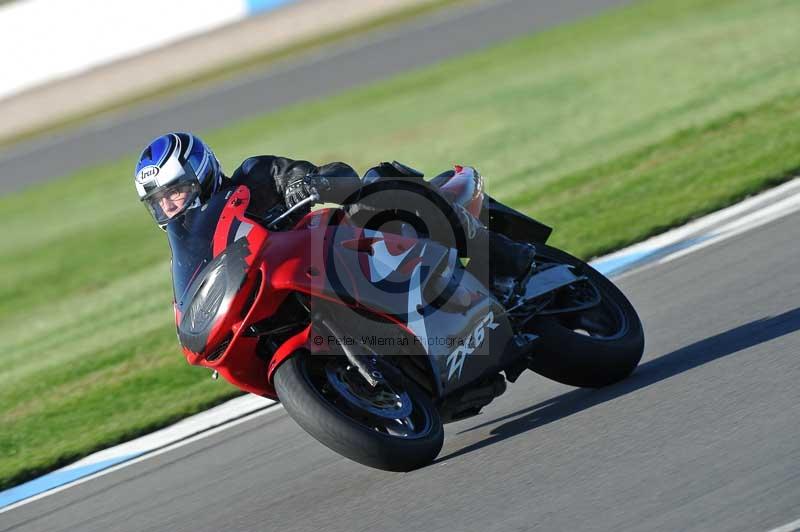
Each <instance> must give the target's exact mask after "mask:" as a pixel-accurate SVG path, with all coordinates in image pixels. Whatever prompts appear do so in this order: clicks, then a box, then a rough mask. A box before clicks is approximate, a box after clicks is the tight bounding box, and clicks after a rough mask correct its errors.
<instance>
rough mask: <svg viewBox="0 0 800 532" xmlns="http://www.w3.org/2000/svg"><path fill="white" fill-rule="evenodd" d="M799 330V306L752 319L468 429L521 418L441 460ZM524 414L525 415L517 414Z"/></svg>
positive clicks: (493, 430) (495, 429)
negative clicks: (624, 374)
mask: <svg viewBox="0 0 800 532" xmlns="http://www.w3.org/2000/svg"><path fill="white" fill-rule="evenodd" d="M798 330H800V308H797V309H794V310H791V311H789V312H785V313H783V314H781V315H779V316H774V317H771V318H762V319H760V320H757V321H752V322H750V323H747V324H745V325H742V326H740V327H736V328H735V329H731V330H729V331H725V332H724V333H720V334H717V335H715V336H712V337H710V338H706V339H705V340H701V341H699V342H696V343H694V344H691V345H688V346H686V347H683V348H681V349H678V350H677V351H673V352H672V353H668V354H666V355H663V356H660V357H658V358H656V359H653V360H651V361H649V362H645V363H644V364H641V365H640V366H639V367H638V368H637V369H636V371H635V372H634V374H633V375H632V376H630V377H628V378H627V379H625V380H624V381H622V382H620V383H617V384H614V385H612V386H609V387H607V388H602V389H577V390H574V391H571V392H568V393H565V394H563V395H560V396H558V397H554V398H552V399H548V400H547V401H544V402H541V403H538V404H535V405H533V406H529V407H527V408H523V409H522V410H518V411H516V412H513V413H511V414H507V415H504V416H501V417H498V418H496V419H493V420H491V421H487V422H485V423H481V424H480V425H477V426H475V427H472V428H469V429H467V430H464V431H462V432H460V433H459V434H464V433H466V432H470V431H473V430H477V429H480V428H482V427H485V426H488V425H493V424H495V423H497V422H500V421H503V420H506V419H511V418H516V419H514V420H513V421H509V422H508V423H505V424H503V425H500V426H499V427H496V428H494V429H492V431H491V432H490V434H491V436H490V437H489V438H486V439H485V440H482V441H479V442H476V443H474V444H472V445H469V446H467V447H464V448H463V449H459V450H458V451H455V452H453V453H450V454H449V455H446V456H442V457H440V458H439V459H438V460H436V462H437V463H438V462H442V461H445V460H448V459H450V458H455V457H457V456H460V455H462V454H467V453H470V452H472V451H476V450H478V449H480V448H482V447H486V446H487V445H492V444H494V443H497V442H500V441H503V440H505V439H507V438H510V437H512V436H516V435H518V434H522V433H523V432H527V431H529V430H533V429H535V428H537V427H541V426H543V425H546V424H548V423H552V422H553V421H557V420H559V419H561V418H564V417H567V416H570V415H572V414H575V413H577V412H580V411H582V410H586V409H588V408H592V407H593V406H595V405H598V404H601V403H604V402H606V401H610V400H612V399H616V398H617V397H621V396H623V395H626V394H628V393H631V392H635V391H636V390H639V389H641V388H644V387H646V386H650V385H651V384H654V383H656V382H659V381H663V380H666V379H668V378H670V377H673V376H675V375H678V374H680V373H683V372H685V371H689V370H691V369H694V368H696V367H698V366H702V365H703V364H706V363H708V362H712V361H714V360H717V359H719V358H722V357H725V356H728V355H732V354H734V353H736V352H739V351H741V350H743V349H747V348H749V347H753V346H755V345H758V344H761V343H764V342H768V341H770V340H773V339H775V338H779V337H781V336H785V335H787V334H791V333H793V332H795V331H798ZM523 414H525V415H523ZM520 415H523V416H522V417H518V416H520Z"/></svg>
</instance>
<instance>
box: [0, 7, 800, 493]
mask: <svg viewBox="0 0 800 532" xmlns="http://www.w3.org/2000/svg"><path fill="white" fill-rule="evenodd" d="M799 23H800V5H798V4H797V3H796V2H795V1H794V0H724V1H723V0H703V1H697V0H670V1H667V0H653V1H648V2H641V3H638V4H635V5H632V6H630V7H628V8H624V9H620V10H615V11H613V12H609V13H607V14H605V15H603V16H600V17H596V18H593V19H590V20H586V21H583V22H580V23H577V24H572V25H569V26H565V27H562V28H558V29H555V30H552V31H548V32H545V33H542V34H539V35H535V36H531V37H527V38H524V39H519V40H515V41H513V42H509V43H507V44H504V45H502V46H500V47H496V48H493V49H491V50H487V51H485V52H481V53H479V54H474V55H470V56H466V57H463V58H459V59H457V60H455V61H450V62H447V63H443V64H441V65H438V66H435V67H432V68H427V69H425V70H422V71H419V72H415V73H412V74H408V75H404V76H400V77H397V78H395V79H393V80H389V81H387V82H384V83H380V84H376V85H372V86H369V87H365V88H362V89H359V90H355V91H350V92H348V93H345V94H341V95H339V96H336V97H334V98H331V99H326V100H324V101H319V102H314V103H310V104H306V105H299V106H294V107H291V108H288V109H286V110H283V111H280V112H278V113H273V114H271V115H268V116H262V117H256V118H253V119H251V120H247V121H244V122H240V123H237V124H234V125H231V126H228V127H225V128H223V129H219V130H215V131H211V132H203V133H204V134H205V136H206V138H207V139H208V140H209V141H210V142H211V144H212V145H213V146H215V148H216V149H217V151H218V154H219V155H220V156H221V158H222V160H223V163H226V166H227V168H228V169H229V170H232V169H233V167H234V165H235V163H236V162H238V161H240V160H241V159H242V158H244V157H246V156H248V155H251V154H253V153H280V154H284V155H288V156H295V157H303V158H309V159H311V160H315V161H318V162H322V161H329V160H346V161H350V162H353V163H354V164H355V165H356V166H357V167H359V168H360V169H362V170H363V169H365V168H366V167H367V166H368V165H370V164H372V163H374V162H375V161H377V160H386V159H392V158H396V159H398V160H401V161H404V162H407V163H409V164H412V165H414V166H417V167H420V168H422V169H425V170H426V171H427V172H428V173H430V174H432V173H434V172H436V171H438V170H440V169H442V168H443V167H446V166H449V165H450V164H452V163H453V162H465V163H473V164H476V165H477V166H478V167H479V168H481V169H482V170H483V173H484V174H485V175H486V176H488V186H489V191H490V192H491V193H492V194H493V195H495V196H497V197H498V198H499V199H501V200H503V201H506V202H508V203H509V204H511V205H512V206H514V207H516V208H519V209H521V210H523V211H525V212H527V213H529V214H531V215H533V216H534V217H536V218H538V219H541V220H542V221H543V222H545V223H548V224H551V225H553V226H554V227H555V228H556V231H555V234H554V237H553V243H554V244H555V245H558V246H560V247H563V248H565V249H567V250H568V251H571V252H573V253H576V254H578V255H581V256H584V257H589V256H591V255H594V254H597V253H601V252H604V251H610V250H612V249H616V248H618V247H620V246H623V245H625V244H628V243H631V242H634V241H636V240H639V239H641V238H644V237H646V236H649V235H651V234H654V233H656V232H659V231H661V230H663V229H666V228H668V227H671V226H674V225H677V224H680V223H682V222H685V221H686V220H688V219H691V218H693V217H696V216H698V215H701V214H703V213H706V212H710V211H712V210H715V209H717V208H720V207H723V206H725V205H728V204H731V203H733V202H735V201H737V200H738V199H741V198H742V197H744V196H746V195H748V194H752V193H754V192H756V191H758V190H761V189H764V188H766V187H769V186H772V185H774V184H776V183H778V182H780V181H782V180H785V179H787V178H788V177H789V176H790V175H792V174H793V173H795V172H796V171H797V170H798V169H800V93H798V87H797V84H796V80H797V79H798V78H799V77H800V57H798V56H797V54H796V53H794V51H795V50H797V49H798V48H800V34H798V32H797V31H796V28H797V27H799V26H800V24H799ZM146 140H147V139H142V143H144V142H146ZM132 164H133V155H131V156H130V157H127V158H124V159H123V160H120V161H118V162H116V163H113V164H109V165H104V166H100V167H95V168H91V169H87V170H85V171H83V172H80V173H78V174H75V175H72V176H69V177H67V178H65V179H62V180H59V181H55V182H51V183H47V184H44V185H41V186H36V187H32V188H30V189H28V190H25V191H23V192H21V193H19V194H15V195H12V196H7V197H3V198H0V233H1V234H2V235H3V246H2V248H0V278H2V279H3V284H2V285H0V336H1V337H2V338H3V339H4V351H3V353H2V355H0V357H2V358H0V360H2V362H3V364H2V367H3V370H2V371H3V374H2V377H3V382H4V386H3V387H2V389H0V423H2V427H3V431H2V433H0V486H2V487H8V486H10V485H13V484H15V483H18V482H20V481H22V480H24V479H26V478H30V477H31V476H32V475H35V474H38V473H41V472H42V471H46V470H49V469H52V468H54V467H56V466H58V465H60V464H63V463H64V462H65V461H68V460H72V459H74V458H77V457H79V456H82V455H85V454H86V453H89V452H91V451H92V450H94V449H97V448H100V447H104V446H107V445H110V444H113V443H115V442H118V441H121V440H124V439H126V438H129V437H131V436H133V435H136V434H139V433H142V432H145V431H148V430H151V429H153V428H155V427H158V426H162V425H164V424H167V423H169V422H171V421H173V420H175V419H177V418H178V417H181V416H184V415H189V414H191V413H194V412H196V411H198V410H200V409H202V408H203V407H205V406H207V405H209V404H213V403H214V402H216V401H219V400H222V399H224V398H226V397H230V396H232V395H233V394H235V393H236V391H235V390H234V389H232V388H231V387H230V386H228V385H226V384H225V383H221V382H217V383H214V382H212V381H211V380H210V379H209V378H208V372H207V371H204V370H201V369H196V368H190V367H188V366H187V365H186V363H185V362H184V361H183V359H182V358H181V356H180V354H179V351H178V349H177V344H176V341H175V336H174V328H173V326H172V325H171V321H172V316H171V309H170V301H171V293H170V288H169V278H168V267H167V262H166V257H167V253H168V249H167V244H166V242H165V241H164V238H163V234H162V233H161V232H160V231H159V230H158V229H157V228H155V227H154V226H153V223H152V221H151V220H150V219H149V218H148V215H147V214H146V213H145V210H144V209H143V208H142V207H141V206H140V205H138V204H137V202H136V199H135V194H134V192H133V187H132V186H131V183H130V176H131V168H132Z"/></svg>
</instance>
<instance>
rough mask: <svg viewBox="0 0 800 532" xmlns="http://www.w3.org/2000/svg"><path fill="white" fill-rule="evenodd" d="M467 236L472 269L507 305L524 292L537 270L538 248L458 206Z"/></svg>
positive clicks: (457, 209) (456, 208)
mask: <svg viewBox="0 0 800 532" xmlns="http://www.w3.org/2000/svg"><path fill="white" fill-rule="evenodd" d="M454 207H455V210H456V213H457V214H458V217H459V219H460V221H461V224H462V226H463V227H464V229H465V233H466V237H467V251H468V256H470V257H473V258H475V259H477V260H470V267H469V269H470V270H471V271H472V272H473V273H474V274H475V275H476V276H477V277H478V279H480V280H482V281H483V282H485V283H486V284H487V285H488V286H489V287H490V288H491V290H492V293H493V294H494V295H495V297H497V298H498V300H499V301H500V302H501V303H503V304H504V305H505V304H507V303H509V302H510V301H511V300H512V299H513V298H514V296H515V295H517V294H519V293H521V291H522V289H524V286H525V283H526V281H527V279H528V277H529V276H530V275H531V274H532V272H533V271H534V266H535V260H534V259H535V257H536V248H535V247H534V246H533V245H532V244H528V243H521V242H517V241H515V240H512V239H510V238H508V237H507V236H505V235H503V234H501V233H495V232H493V231H490V230H489V229H488V228H486V227H485V226H484V225H483V224H482V223H481V222H480V220H478V219H477V218H475V217H474V216H472V214H470V213H469V212H468V211H467V210H466V209H464V208H463V207H460V206H458V205H455V206H454Z"/></svg>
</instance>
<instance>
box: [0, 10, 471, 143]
mask: <svg viewBox="0 0 800 532" xmlns="http://www.w3.org/2000/svg"><path fill="white" fill-rule="evenodd" d="M474 1H475V0H433V1H432V2H428V3H425V4H420V5H414V6H411V7H408V8H404V9H400V10H398V11H396V12H394V13H391V14H388V15H384V16H381V17H378V18H375V19H373V20H370V21H367V22H363V23H360V24H354V25H352V26H347V27H345V28H341V29H338V30H336V31H331V32H327V33H322V34H321V35H320V36H318V37H315V38H313V39H308V40H305V41H301V42H298V43H297V44H293V45H291V46H287V47H284V48H279V49H277V50H270V51H265V52H261V53H257V54H253V55H250V56H247V57H243V58H241V59H239V60H237V61H233V62H231V63H228V64H226V65H222V66H218V67H215V68H212V69H210V70H205V71H200V72H198V73H196V74H195V75H192V76H187V77H186V78H184V79H181V80H180V81H176V82H172V83H169V84H166V85H163V86H161V87H157V88H155V89H152V90H148V91H145V92H143V93H142V94H139V95H137V96H134V97H127V98H123V99H120V100H117V101H111V102H108V103H106V104H104V105H102V106H100V107H97V108H95V109H91V110H89V111H86V112H83V113H78V114H75V115H71V116H66V117H64V118H62V119H59V120H56V121H54V122H52V123H49V124H45V125H43V126H39V127H35V128H32V129H29V130H26V131H21V132H20V133H18V134H15V135H11V136H7V137H2V138H0V148H3V147H6V146H10V145H12V144H16V143H18V142H22V141H25V140H29V139H32V138H36V137H39V136H41V135H45V134H52V133H55V132H58V131H61V130H63V129H66V128H69V127H74V126H77V125H79V124H81V123H83V122H86V121H88V120H91V119H93V118H97V117H99V116H102V115H105V114H109V113H116V112H120V111H124V110H125V109H128V108H129V107H132V106H135V105H141V104H144V103H148V102H153V101H156V100H159V99H161V98H165V97H167V96H170V95H172V94H177V93H179V92H181V91H185V90H189V89H192V90H197V89H201V88H203V87H207V86H209V85H213V84H215V83H220V82H222V81H224V80H226V79H231V78H234V77H237V76H243V75H245V74H247V73H248V72H253V71H257V70H262V69H264V68H266V67H268V66H270V65H272V64H275V63H278V62H280V61H284V60H287V59H291V58H294V57H297V56H301V55H303V54H307V53H310V52H313V51H316V50H321V49H323V48H325V47H326V46H332V45H335V44H338V43H341V42H345V41H347V40H350V39H354V38H358V37H361V36H363V34H366V33H370V32H374V31H378V30H391V29H392V28H394V27H396V26H399V25H401V24H403V23H406V22H408V21H410V20H413V19H416V18H421V17H424V16H426V15H429V14H431V13H433V12H435V11H438V10H440V9H443V8H446V7H450V6H452V5H456V4H466V3H469V2H474ZM0 3H2V0H0Z"/></svg>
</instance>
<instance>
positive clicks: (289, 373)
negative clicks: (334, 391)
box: [274, 351, 444, 471]
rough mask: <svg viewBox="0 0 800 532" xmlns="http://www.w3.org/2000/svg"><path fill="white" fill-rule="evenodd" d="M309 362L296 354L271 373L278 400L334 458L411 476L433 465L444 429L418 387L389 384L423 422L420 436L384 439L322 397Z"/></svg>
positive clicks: (305, 356) (305, 355) (303, 354)
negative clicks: (333, 454)
mask: <svg viewBox="0 0 800 532" xmlns="http://www.w3.org/2000/svg"><path fill="white" fill-rule="evenodd" d="M315 358H316V357H313V356H311V355H310V354H309V353H308V352H305V351H303V352H300V353H297V354H295V355H294V356H292V357H290V358H289V359H288V360H286V361H285V362H284V363H283V364H281V365H280V366H279V367H278V369H277V371H276V372H275V378H274V383H275V390H276V391H277V393H278V398H279V399H280V401H281V403H282V404H283V406H284V407H285V408H286V411H287V412H288V413H289V415H290V416H291V417H292V419H294V420H295V421H296V422H297V424H298V425H300V426H301V427H302V428H303V429H304V430H305V431H306V432H308V433H309V434H310V435H311V436H313V437H314V438H315V439H317V440H318V441H319V442H320V443H322V444H323V445H325V446H327V447H329V448H330V449H332V450H334V451H336V452H337V453H339V454H341V455H343V456H346V457H347V458H349V459H351V460H354V461H356V462H359V463H361V464H364V465H367V466H370V467H374V468H377V469H383V470H386V471H411V470H413V469H417V468H420V467H423V466H426V465H428V464H430V463H431V462H433V460H434V459H435V458H436V456H437V455H438V454H439V451H440V450H441V448H442V444H443V442H444V428H443V426H442V421H441V419H440V417H439V413H438V411H437V410H436V408H435V407H434V405H433V403H432V402H431V400H430V398H429V397H428V396H427V394H426V393H425V392H424V391H423V390H422V389H421V388H420V387H419V386H417V385H416V384H415V383H413V382H412V381H410V380H409V379H402V382H401V383H392V384H393V386H398V387H399V386H402V390H403V391H404V392H405V393H406V394H407V395H408V397H410V398H411V401H412V408H413V409H416V414H415V415H417V416H418V418H417V419H424V420H425V423H424V429H422V430H423V432H422V433H421V434H418V435H417V434H415V435H414V436H413V437H401V436H394V435H390V434H386V433H384V432H379V431H378V430H376V429H375V428H371V427H369V426H367V424H365V423H364V422H363V421H358V420H356V419H354V418H353V417H351V415H348V414H346V413H344V412H343V411H342V410H341V409H340V408H337V407H336V406H335V405H334V404H333V403H332V402H331V400H329V399H328V398H326V397H325V396H324V394H323V393H322V392H321V391H320V390H319V383H318V382H317V384H315V383H314V378H313V377H312V376H311V372H310V371H309V368H310V365H311V364H313V363H315ZM317 380H319V378H317ZM420 425H422V423H421V424H420Z"/></svg>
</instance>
